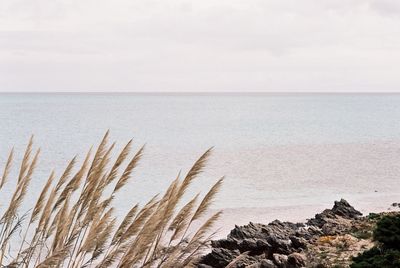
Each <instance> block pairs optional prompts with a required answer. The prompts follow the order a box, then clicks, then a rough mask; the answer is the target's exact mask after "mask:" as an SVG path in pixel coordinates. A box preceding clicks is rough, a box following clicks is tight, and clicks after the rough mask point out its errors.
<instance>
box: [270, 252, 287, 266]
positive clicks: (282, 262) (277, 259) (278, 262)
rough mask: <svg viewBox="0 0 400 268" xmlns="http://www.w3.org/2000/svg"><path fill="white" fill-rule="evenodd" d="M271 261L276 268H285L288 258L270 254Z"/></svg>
mask: <svg viewBox="0 0 400 268" xmlns="http://www.w3.org/2000/svg"><path fill="white" fill-rule="evenodd" d="M272 259H273V260H274V263H275V264H276V265H277V266H278V267H282V268H283V267H286V266H287V261H288V256H286V255H283V254H277V253H275V254H272Z"/></svg>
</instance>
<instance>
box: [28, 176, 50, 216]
mask: <svg viewBox="0 0 400 268" xmlns="http://www.w3.org/2000/svg"><path fill="white" fill-rule="evenodd" d="M54 177H55V175H54V170H53V171H52V172H51V173H50V176H49V178H48V179H47V182H46V184H45V185H44V187H43V189H42V192H41V193H40V195H39V198H38V200H37V201H36V205H35V207H34V209H33V211H32V216H31V219H30V221H29V223H32V222H34V221H36V220H37V218H38V217H39V213H40V211H42V208H43V205H44V202H45V201H46V200H45V198H46V195H47V192H48V191H49V190H50V186H51V184H52V183H53V180H54Z"/></svg>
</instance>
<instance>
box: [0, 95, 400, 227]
mask: <svg viewBox="0 0 400 268" xmlns="http://www.w3.org/2000/svg"><path fill="white" fill-rule="evenodd" d="M0 127H1V128H0V168H1V169H2V168H3V167H4V165H5V162H6V159H7V154H8V152H9V150H10V149H11V148H14V150H15V153H16V155H15V164H14V166H13V172H12V174H11V176H10V178H9V182H8V183H7V185H6V186H5V187H4V189H3V190H2V191H3V192H4V193H2V194H1V196H0V204H1V206H2V207H4V206H5V205H6V204H7V202H8V201H7V200H9V195H10V194H11V193H12V191H13V187H14V186H15V185H13V183H15V181H16V175H17V171H18V168H19V164H20V162H19V161H20V160H21V158H22V155H23V153H24V149H25V147H26V145H27V143H28V140H29V138H30V136H31V135H34V148H36V149H37V148H39V147H40V149H41V153H40V158H39V163H38V167H37V169H36V171H35V173H34V176H33V179H32V182H31V187H30V192H29V194H28V196H27V198H26V200H25V201H24V204H23V206H22V209H25V210H26V211H27V210H28V209H29V207H31V206H32V204H33V203H34V202H35V201H36V198H37V196H38V194H39V192H40V189H41V188H42V187H43V185H44V183H45V181H46V180H47V177H48V176H49V174H50V172H51V171H52V170H54V171H55V173H56V174H57V175H58V176H59V175H60V174H61V173H62V172H63V170H64V168H65V167H66V165H67V163H68V161H69V160H70V159H72V158H73V157H74V156H76V155H77V157H78V160H79V161H83V158H84V157H85V154H86V152H87V151H88V150H89V149H90V147H91V146H93V147H94V148H95V147H96V146H97V145H98V144H99V142H100V141H101V139H102V137H103V135H104V134H105V133H106V131H107V130H109V131H110V142H114V141H115V142H116V147H115V148H116V150H121V149H122V148H123V146H124V145H125V144H126V143H127V142H128V141H129V140H130V139H133V152H135V151H137V150H138V149H139V148H141V147H142V146H143V145H145V150H144V156H143V158H142V160H141V161H140V163H139V165H138V167H137V168H136V169H135V171H134V172H133V174H132V179H131V180H130V181H129V184H128V185H127V186H126V187H125V188H124V189H122V190H121V191H120V192H119V194H118V196H117V198H116V199H115V200H114V201H113V202H114V203H113V205H114V206H115V207H116V209H117V213H120V214H121V215H122V214H123V213H124V212H126V211H127V210H128V209H129V208H130V207H131V206H132V205H133V204H136V203H139V204H144V203H145V202H146V201H147V200H149V199H150V198H151V197H152V196H154V195H156V194H158V193H163V192H164V191H165V190H166V188H167V187H168V185H169V184H170V183H171V181H172V180H174V179H175V178H176V177H177V176H178V174H181V176H184V175H185V173H186V172H187V171H188V170H189V169H190V168H191V166H192V164H193V163H194V162H195V161H196V160H197V158H198V157H200V156H201V155H202V154H203V153H204V152H205V151H206V150H207V149H209V148H213V149H212V154H211V157H210V158H209V161H208V163H207V165H206V168H205V170H204V172H203V173H201V174H200V175H199V176H198V178H197V179H196V180H195V181H194V183H193V185H192V186H191V188H190V190H189V191H188V192H187V197H185V198H190V197H191V196H193V195H194V194H197V193H200V195H204V194H205V193H207V191H208V190H209V188H210V187H211V186H212V185H213V183H215V182H216V181H217V180H218V179H219V178H221V177H223V176H224V178H225V179H224V184H223V187H222V189H221V191H220V192H219V194H218V195H217V197H216V199H215V200H214V202H213V205H212V208H211V209H212V211H214V210H223V211H224V216H223V217H222V220H221V226H222V228H225V229H226V230H229V229H230V228H231V227H232V226H234V225H235V224H246V223H248V222H249V221H252V222H263V223H267V222H269V221H272V220H274V219H276V218H278V219H282V220H292V221H304V220H305V219H307V218H310V217H312V216H313V215H314V214H315V213H317V212H319V211H321V210H322V209H324V208H328V207H331V206H332V204H333V202H334V201H335V200H339V199H341V198H344V199H346V200H348V201H349V202H350V203H351V204H352V205H353V206H354V207H356V208H357V209H360V210H361V211H362V212H363V213H369V212H372V211H382V210H393V209H395V208H394V207H392V206H391V204H392V203H395V202H400V95H397V94H311V93H304V94H272V93H271V94H266V93H265V94H262V93H235V94H234V93H231V94H228V93H226V94H225V93H215V94H208V93H191V94H189V93H181V94H179V93H165V94H161V93H159V94H158V93H151V94H150V93H149V94H145V93H115V94H114V93H55V94H49V93H35V94H32V93H18V94H12V93H7V94H0ZM114 156H115V155H114ZM225 229H224V230H225ZM226 230H225V231H226Z"/></svg>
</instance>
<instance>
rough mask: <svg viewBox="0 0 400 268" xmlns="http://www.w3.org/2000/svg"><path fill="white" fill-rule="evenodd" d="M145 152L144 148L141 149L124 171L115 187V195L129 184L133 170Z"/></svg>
mask: <svg viewBox="0 0 400 268" xmlns="http://www.w3.org/2000/svg"><path fill="white" fill-rule="evenodd" d="M143 150H144V146H143V147H142V148H140V150H139V151H138V152H137V153H136V155H135V156H134V157H133V158H132V160H131V161H130V162H129V164H128V166H127V167H126V169H125V170H124V173H123V174H122V176H121V177H120V179H119V180H118V182H117V184H116V185H115V188H114V191H113V193H116V192H117V191H118V190H119V189H121V188H122V187H123V186H124V185H125V184H126V183H127V182H128V180H129V178H130V176H131V173H132V171H133V169H134V168H135V167H136V166H137V164H138V162H139V160H140V158H141V157H142V154H143Z"/></svg>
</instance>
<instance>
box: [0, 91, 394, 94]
mask: <svg viewBox="0 0 400 268" xmlns="http://www.w3.org/2000/svg"><path fill="white" fill-rule="evenodd" d="M0 94H138V95H196V94H197V95H221V94H222V95H223V94H232V95H235V94H238V95H243V94H249V95H263V94H271V95H279V94H281V95H286V94H291V95H292V94H293V95H295V94H330V95H332V94H400V91H0Z"/></svg>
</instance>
